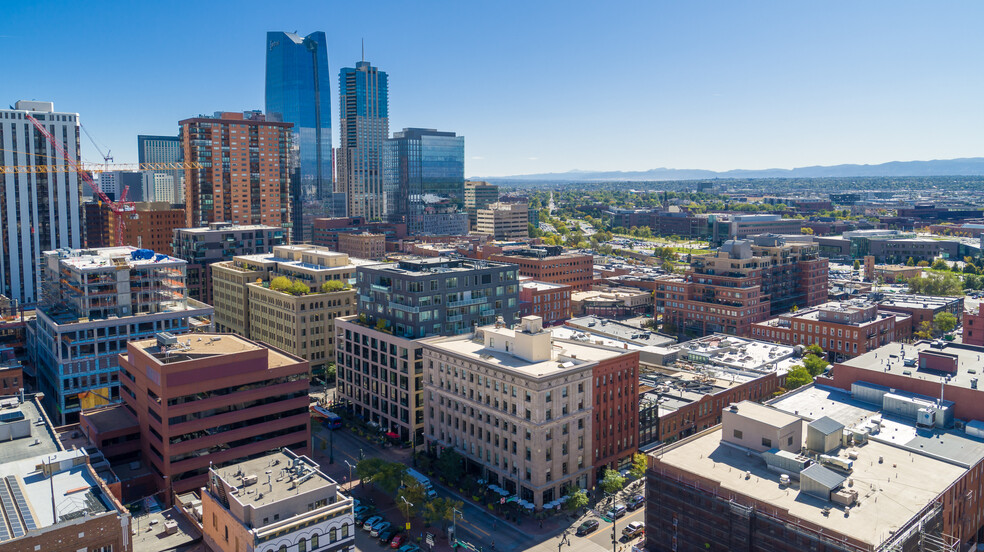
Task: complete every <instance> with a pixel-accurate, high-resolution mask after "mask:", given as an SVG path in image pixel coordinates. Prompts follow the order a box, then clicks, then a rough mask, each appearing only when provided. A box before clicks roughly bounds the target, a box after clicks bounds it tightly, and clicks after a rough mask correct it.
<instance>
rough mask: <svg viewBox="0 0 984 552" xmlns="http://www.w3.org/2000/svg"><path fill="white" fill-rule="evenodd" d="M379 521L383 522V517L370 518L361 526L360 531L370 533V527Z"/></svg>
mask: <svg viewBox="0 0 984 552" xmlns="http://www.w3.org/2000/svg"><path fill="white" fill-rule="evenodd" d="M381 521H383V516H372V517H371V518H369V519H367V520H366V522H365V523H363V524H362V530H363V531H371V530H372V526H373V525H375V524H377V523H379V522H381Z"/></svg>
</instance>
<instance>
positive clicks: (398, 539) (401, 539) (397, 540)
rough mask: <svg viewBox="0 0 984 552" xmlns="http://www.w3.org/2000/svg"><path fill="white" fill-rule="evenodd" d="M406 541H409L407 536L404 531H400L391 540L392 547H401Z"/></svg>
mask: <svg viewBox="0 0 984 552" xmlns="http://www.w3.org/2000/svg"><path fill="white" fill-rule="evenodd" d="M406 542H407V536H406V535H404V534H403V533H400V534H399V535H397V536H395V537H393V540H391V541H390V548H399V547H401V546H403V545H404V544H406Z"/></svg>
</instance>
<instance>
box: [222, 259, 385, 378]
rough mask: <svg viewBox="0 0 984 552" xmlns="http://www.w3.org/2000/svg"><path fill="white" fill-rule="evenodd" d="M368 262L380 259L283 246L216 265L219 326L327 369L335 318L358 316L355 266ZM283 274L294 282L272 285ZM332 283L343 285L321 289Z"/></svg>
mask: <svg viewBox="0 0 984 552" xmlns="http://www.w3.org/2000/svg"><path fill="white" fill-rule="evenodd" d="M366 264H375V263H373V262H371V261H367V260H364V259H355V258H352V257H349V256H348V255H346V254H344V253H338V252H335V251H331V250H329V249H328V248H326V247H320V246H316V245H282V246H277V247H274V248H273V252H272V253H270V254H261V255H242V256H238V257H233V259H232V260H231V261H224V262H219V263H215V264H213V265H212V297H213V300H214V301H215V305H216V307H215V308H216V312H217V313H221V314H216V328H217V329H218V330H219V331H225V332H233V333H237V334H239V335H242V336H243V337H248V338H250V339H254V340H257V341H262V342H264V343H267V344H269V345H272V346H274V347H277V348H279V349H282V350H284V351H287V352H289V353H292V354H295V355H297V356H299V357H301V358H303V359H305V360H307V361H309V362H310V363H311V368H312V369H313V370H317V369H319V368H323V367H324V366H326V365H327V364H328V363H329V362H333V361H334V358H335V330H334V328H335V318H337V317H339V316H348V315H351V314H355V311H356V301H355V290H354V289H353V288H352V282H354V281H355V270H356V267H358V266H360V265H366ZM281 276H282V277H285V278H287V279H288V280H290V283H291V284H292V286H291V287H290V288H287V289H278V288H277V286H276V285H274V286H273V288H271V282H273V281H274V279H276V278H278V277H281ZM333 281H334V282H338V284H334V285H336V286H337V285H339V284H340V285H341V286H343V287H342V289H338V290H335V291H327V290H323V289H322V286H323V285H325V284H327V283H328V282H333ZM297 284H303V285H304V286H307V291H304V288H302V287H300V286H299V285H297ZM329 285H332V284H329Z"/></svg>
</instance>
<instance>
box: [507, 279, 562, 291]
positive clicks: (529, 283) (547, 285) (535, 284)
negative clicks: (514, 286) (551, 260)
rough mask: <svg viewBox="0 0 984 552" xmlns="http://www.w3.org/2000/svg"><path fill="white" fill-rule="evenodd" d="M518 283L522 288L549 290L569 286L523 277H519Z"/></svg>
mask: <svg viewBox="0 0 984 552" xmlns="http://www.w3.org/2000/svg"><path fill="white" fill-rule="evenodd" d="M519 285H520V286H522V287H524V288H527V289H533V290H536V291H550V290H554V289H563V288H569V287H571V286H569V285H567V284H554V283H552V282H541V281H539V280H532V279H523V278H520V282H519Z"/></svg>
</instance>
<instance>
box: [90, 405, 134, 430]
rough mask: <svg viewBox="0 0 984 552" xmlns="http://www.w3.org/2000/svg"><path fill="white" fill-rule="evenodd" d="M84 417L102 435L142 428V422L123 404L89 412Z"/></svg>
mask: <svg viewBox="0 0 984 552" xmlns="http://www.w3.org/2000/svg"><path fill="white" fill-rule="evenodd" d="M84 416H85V418H86V419H87V420H89V422H90V423H92V426H93V427H94V428H96V431H98V432H99V433H101V434H103V433H107V432H110V431H119V430H121V429H128V428H134V427H136V428H139V426H140V422H139V421H138V420H137V419H136V418H134V417H133V414H131V413H130V411H129V410H127V409H126V408H125V407H124V406H123V405H122V404H116V405H113V406H110V407H107V408H103V409H101V410H89V411H87V412H85V414H84Z"/></svg>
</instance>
